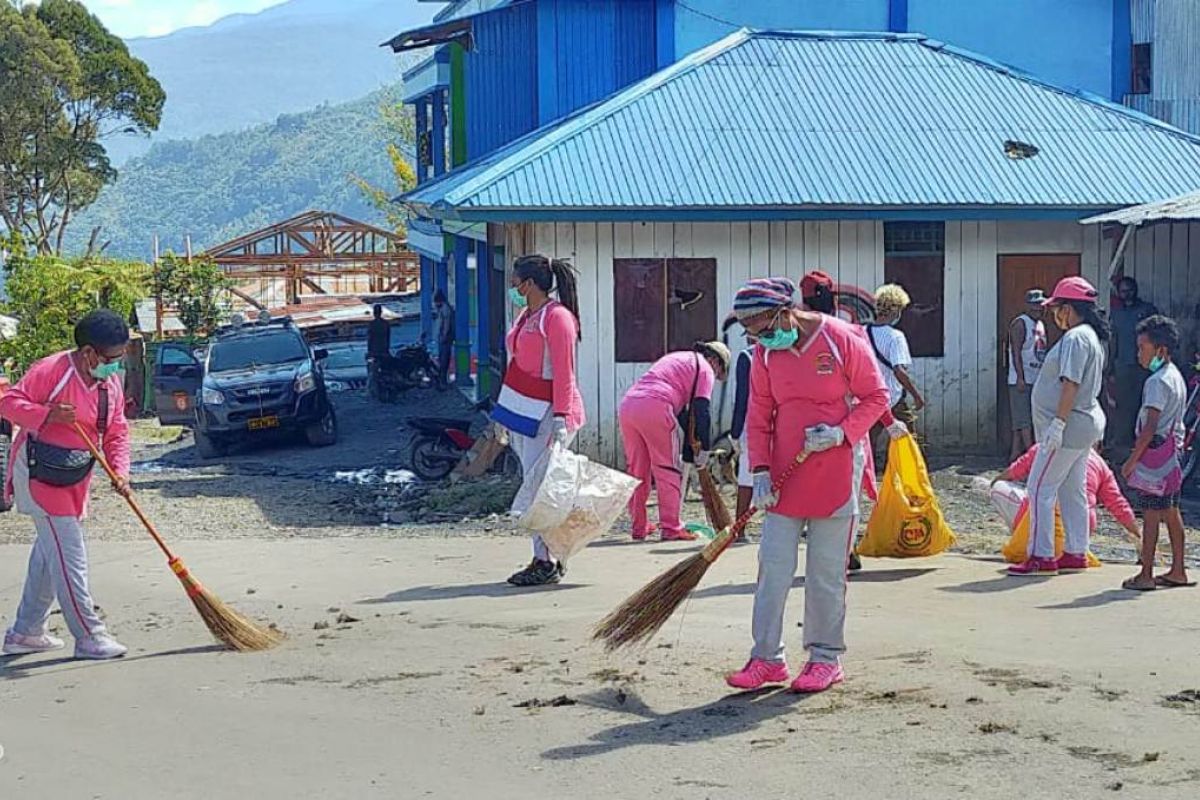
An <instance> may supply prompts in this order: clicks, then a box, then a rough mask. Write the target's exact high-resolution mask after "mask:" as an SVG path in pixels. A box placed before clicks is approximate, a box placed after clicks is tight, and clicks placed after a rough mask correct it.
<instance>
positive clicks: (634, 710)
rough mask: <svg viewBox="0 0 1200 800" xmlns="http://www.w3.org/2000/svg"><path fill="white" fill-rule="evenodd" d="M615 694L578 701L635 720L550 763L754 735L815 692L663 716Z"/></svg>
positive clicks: (752, 696) (766, 693)
mask: <svg viewBox="0 0 1200 800" xmlns="http://www.w3.org/2000/svg"><path fill="white" fill-rule="evenodd" d="M613 697H614V696H613V694H612V693H609V692H602V693H599V694H595V695H590V696H586V697H583V698H580V700H579V702H580V703H582V704H585V705H590V706H593V707H596V708H603V709H606V710H610V711H616V712H621V713H630V714H633V715H636V716H638V717H640V719H639V720H637V721H636V722H629V723H626V724H622V725H616V726H614V727H611V728H606V729H605V730H602V731H599V732H597V733H594V734H592V735H591V737H589V738H590V741H589V742H587V743H585V744H579V745H568V746H565V747H556V748H554V749H552V750H547V751H545V752H544V753H542V758H545V759H547V760H550V761H574V760H575V759H580V758H590V757H594V756H601V755H605V754H607V753H613V752H616V751H619V750H623V749H626V748H630V747H642V746H654V745H659V746H668V747H669V746H673V745H683V744H690V743H693V742H704V741H713V740H716V739H721V738H724V737H727V736H737V735H739V734H744V733H749V732H751V731H753V730H755V729H757V728H758V727H759V726H761V725H762V724H763V723H765V722H769V721H770V720H772V719H774V718H776V717H779V716H782V715H784V714H788V713H791V712H792V711H794V710H795V708H796V707H797V706H800V705H803V704H804V703H805V702H806V701H807V700H809V699H810V698H811V697H812V695H807V696H806V695H800V694H796V693H794V692H790V691H787V690H786V689H781V687H771V688H770V689H760V690H758V691H756V692H744V693H738V694H731V695H728V696H726V697H722V698H721V699H719V700H715V701H713V702H711V703H706V704H705V705H702V706H697V707H694V708H683V709H680V710H678V711H672V712H669V713H667V714H659V713H657V712H655V711H653V710H652V709H650V708H648V707H647V706H646V705H645V704H643V703H641V702H640V701H638V700H637V699H636V698H627V699H623V700H621V701H620V702H616V701H614V699H613Z"/></svg>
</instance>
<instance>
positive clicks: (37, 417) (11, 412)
mask: <svg viewBox="0 0 1200 800" xmlns="http://www.w3.org/2000/svg"><path fill="white" fill-rule="evenodd" d="M64 377H65V378H66V382H65V383H63V379H64ZM60 383H61V384H62V389H61V390H60V391H59V392H58V395H57V396H55V397H54V399H53V401H51V400H50V395H51V394H52V393H53V392H54V390H55V388H56V387H58V386H59V384H60ZM106 385H107V387H108V432H107V433H106V434H105V436H104V447H103V450H104V456H105V458H107V459H108V462H109V464H111V465H112V468H113V469H114V470H116V471H117V474H118V475H122V476H125V477H128V475H129V423H128V421H127V420H126V419H125V391H124V388H123V386H122V378H121V377H120V376H114V377H112V378H109V379H108V381H107V384H106ZM98 387H99V384H98V383H96V382H94V381H91V380H90V379H86V380H85V379H84V378H83V377H82V376H81V375H80V374H79V373H78V372H77V371H76V369H75V365H74V364H73V363H72V361H71V354H70V353H69V352H64V353H56V354H55V355H52V356H49V357H47V358H43V359H42V360H41V361H38V362H37V363H36V364H34V365H33V366H32V367H30V368H29V371H28V372H27V373H25V377H23V378H21V380H20V381H19V382H18V383H17V385H16V386H14V387H13V388H12V389H10V390H9V391H8V392H7V393H6V394H5V395H4V396H3V397H0V416H2V417H4V418H5V419H8V420H9V421H11V422H12V423H13V424H14V425H16V426H18V427H20V429H21V432H20V433H19V434H18V435H17V439H16V441H15V442H13V453H14V457H15V454H16V453H19V452H21V448H22V447H24V446H25V440H26V439H27V438H29V431H34V432H36V433H37V436H38V438H39V439H41V440H42V441H44V442H46V443H48V444H54V445H58V446H59V447H69V448H72V449H76V450H83V449H86V447H87V445H86V444H85V443H84V442H83V441H82V440H81V439H80V438H79V435H78V434H77V433H75V431H74V430H72V429H71V428H70V427H69V426H66V425H59V424H47V423H46V417H47V416H48V415H49V414H50V405H49V403H51V402H53V403H55V404H59V403H64V404H67V405H73V406H75V414H76V416H77V418H78V420H79V423H80V425H81V426H82V427H83V430H84V432H85V433H86V434H87V435H88V437H89V438H90V439H91V440H92V441H93V442H97V441H99V438H100V436H99V432H98V431H97V429H96V416H97V412H98V406H99V397H100V393H99V391H97V389H98ZM12 461H13V459H12V458H10V459H9V463H8V473H7V479H6V481H5V487H4V493H5V497H8V498H11V497H12V494H13V483H12V482H13V472H12ZM99 469H100V467H99V466H97V467H96V470H99ZM94 473H95V470H94V471H93V474H94ZM90 485H91V478H88V479H86V480H83V481H80V482H79V483H77V484H75V485H74V486H51V485H49V484H45V483H41V482H39V481H30V482H29V491H30V495H31V496H32V497H33V500H34V502H36V503H37V504H38V505H39V506H40V507H41V508H42V510H43V511H45V512H46V513H47V514H49V515H51V516H55V517H83V516H85V515H86V513H87V498H88V488H89V486H90Z"/></svg>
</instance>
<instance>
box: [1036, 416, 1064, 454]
mask: <svg viewBox="0 0 1200 800" xmlns="http://www.w3.org/2000/svg"><path fill="white" fill-rule="evenodd" d="M1066 430H1067V423H1065V422H1063V421H1062V420H1061V419H1059V418H1058V417H1055V418H1054V419H1052V420H1050V424H1049V425H1047V426H1046V430H1045V431H1043V432H1042V438H1041V441H1039V442H1038V444H1040V445H1041V446H1042V447H1044V448H1047V449H1049V450H1059V449H1061V448H1062V443H1063V434H1064V433H1065V432H1066Z"/></svg>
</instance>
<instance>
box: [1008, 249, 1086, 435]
mask: <svg viewBox="0 0 1200 800" xmlns="http://www.w3.org/2000/svg"><path fill="white" fill-rule="evenodd" d="M1078 274H1079V254H1078V253H1054V254H1049V255H1013V256H1003V255H1002V256H1000V257H999V258H998V285H999V287H1000V310H999V315H998V317H997V323H998V325H999V330H998V334H999V335H998V337H997V341H998V342H999V344H998V352H997V354H996V356H997V358H999V359H1000V361H999V364H1000V369H999V372H998V373H997V374H998V375H999V382H998V385H997V387H996V389H997V392H998V393H999V398H1000V399H999V403H998V404H997V406H996V407H997V408H998V409H999V412H1000V413H999V414H997V415H996V416H997V423H998V424H999V426H1000V427H999V430H998V433H999V437H998V438H999V440H1000V446H1001V448H1002V450H1001V452H1002V453H1004V454H1005V455H1008V452H1009V449H1010V448H1011V447H1012V424H1011V422H1010V420H1011V419H1012V417H1011V415H1010V414H1009V411H1008V361H1009V350H1008V326H1009V324H1010V323H1011V322H1012V321H1013V319H1015V318H1016V317H1017V315H1019V314H1021V313H1023V312H1024V311H1025V293H1026V292H1028V291H1029V290H1030V289H1041V290H1042V291H1044V292H1045V293H1046V294H1047V295H1049V294H1050V293H1051V292H1052V291H1053V290H1054V285H1055V284H1056V283H1058V282H1059V281H1060V280H1062V279H1063V278H1066V277H1069V276H1071V275H1078ZM1061 336H1062V331H1060V330H1058V327H1057V326H1056V325H1055V324H1054V322H1053V321H1052V320H1050V319H1049V318H1047V319H1046V339H1047V345H1048V346H1050V347H1053V346H1054V343H1055V342H1057V341H1058V340H1059V337H1061Z"/></svg>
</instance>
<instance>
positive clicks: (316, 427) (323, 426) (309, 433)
mask: <svg viewBox="0 0 1200 800" xmlns="http://www.w3.org/2000/svg"><path fill="white" fill-rule="evenodd" d="M304 438H305V439H307V440H308V443H309V444H310V445H312V446H313V447H329V446H330V445H332V444H337V439H338V427H337V416H336V415H335V414H334V413H333V409H332V408H331V409H329V413H328V414H326V415H325V417H324V419H322V420H321V421H320V422H316V423H313V424H312V425H309V426H308V427H307V428H305V429H304Z"/></svg>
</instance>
